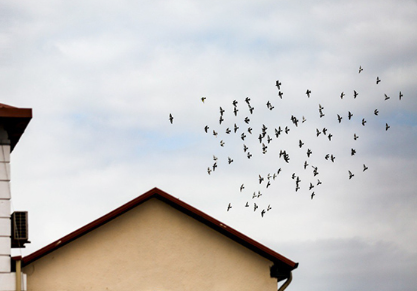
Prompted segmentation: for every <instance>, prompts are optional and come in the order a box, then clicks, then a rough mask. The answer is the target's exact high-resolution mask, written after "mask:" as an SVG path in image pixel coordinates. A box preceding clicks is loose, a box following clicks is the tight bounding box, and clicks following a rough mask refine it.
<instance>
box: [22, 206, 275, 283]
mask: <svg viewBox="0 0 417 291" xmlns="http://www.w3.org/2000/svg"><path fill="white" fill-rule="evenodd" d="M271 265H272V262H271V261H269V260H267V259H265V258H263V257H261V256H259V255H258V254H256V253H254V252H252V251H250V250H248V249H247V248H245V247H243V246H241V245H239V244H237V243H236V242H234V241H232V240H230V239H229V238H227V237H225V236H223V235H221V234H219V233H218V232H216V231H214V230H212V229H211V228H209V227H207V226H206V225H204V224H202V223H200V222H198V221H196V220H194V219H193V218H190V217H189V216H187V215H185V214H183V213H182V212H180V211H178V210H176V209H174V208H172V207H171V206H169V205H167V204H165V203H164V202H161V201H159V200H157V199H155V198H153V199H151V200H149V201H147V202H145V203H144V204H142V205H140V206H138V207H136V208H135V209H133V210H131V211H129V212H127V213H125V214H123V215H122V216H119V217H118V218H116V219H115V220H113V221H111V222H109V223H107V224H105V225H103V226H101V227H100V228H98V229H96V230H94V231H92V232H90V233H88V234H86V235H84V236H83V237H81V238H79V239H77V240H75V241H73V242H71V243H70V244H68V245H66V246H64V247H61V248H60V249H58V250H56V251H54V252H52V253H50V254H48V255H46V256H44V257H43V258H41V259H39V260H37V261H35V262H33V263H32V264H30V265H28V266H26V267H25V268H24V269H23V271H24V272H25V273H26V274H27V280H28V290H29V291H64V290H65V291H66V290H77V291H80V290H93V291H94V290H100V291H103V290H129V291H130V290H140V291H142V290H143V291H148V290H149V291H151V290H152V291H154V290H158V291H168V290H169V291H171V290H178V291H180V290H181V291H184V290H193V291H195V290H216V291H222V290H224V291H232V290H239V291H244V290H250V291H254V290H262V291H268V290H270V291H272V290H276V287H277V281H276V279H274V278H271V277H270V275H269V267H270V266H271Z"/></svg>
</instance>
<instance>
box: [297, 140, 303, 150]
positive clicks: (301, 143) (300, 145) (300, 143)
mask: <svg viewBox="0 0 417 291" xmlns="http://www.w3.org/2000/svg"><path fill="white" fill-rule="evenodd" d="M303 145H304V143H303V142H302V141H301V139H300V142H299V143H298V146H299V147H300V149H301V147H302V146H303Z"/></svg>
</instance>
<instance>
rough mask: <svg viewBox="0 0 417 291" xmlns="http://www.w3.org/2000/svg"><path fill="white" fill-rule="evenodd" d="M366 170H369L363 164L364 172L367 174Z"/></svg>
mask: <svg viewBox="0 0 417 291" xmlns="http://www.w3.org/2000/svg"><path fill="white" fill-rule="evenodd" d="M366 170H368V167H367V166H365V164H363V171H364V172H365V171H366Z"/></svg>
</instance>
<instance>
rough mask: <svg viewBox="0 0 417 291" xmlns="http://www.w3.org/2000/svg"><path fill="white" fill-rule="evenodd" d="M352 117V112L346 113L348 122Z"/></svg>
mask: <svg viewBox="0 0 417 291" xmlns="http://www.w3.org/2000/svg"><path fill="white" fill-rule="evenodd" d="M352 116H353V113H352V112H350V111H349V112H348V118H349V120H350V119H351V118H352Z"/></svg>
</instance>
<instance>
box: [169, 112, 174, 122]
mask: <svg viewBox="0 0 417 291" xmlns="http://www.w3.org/2000/svg"><path fill="white" fill-rule="evenodd" d="M169 121H170V122H171V124H172V123H173V122H174V117H173V116H172V114H171V113H170V114H169Z"/></svg>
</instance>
